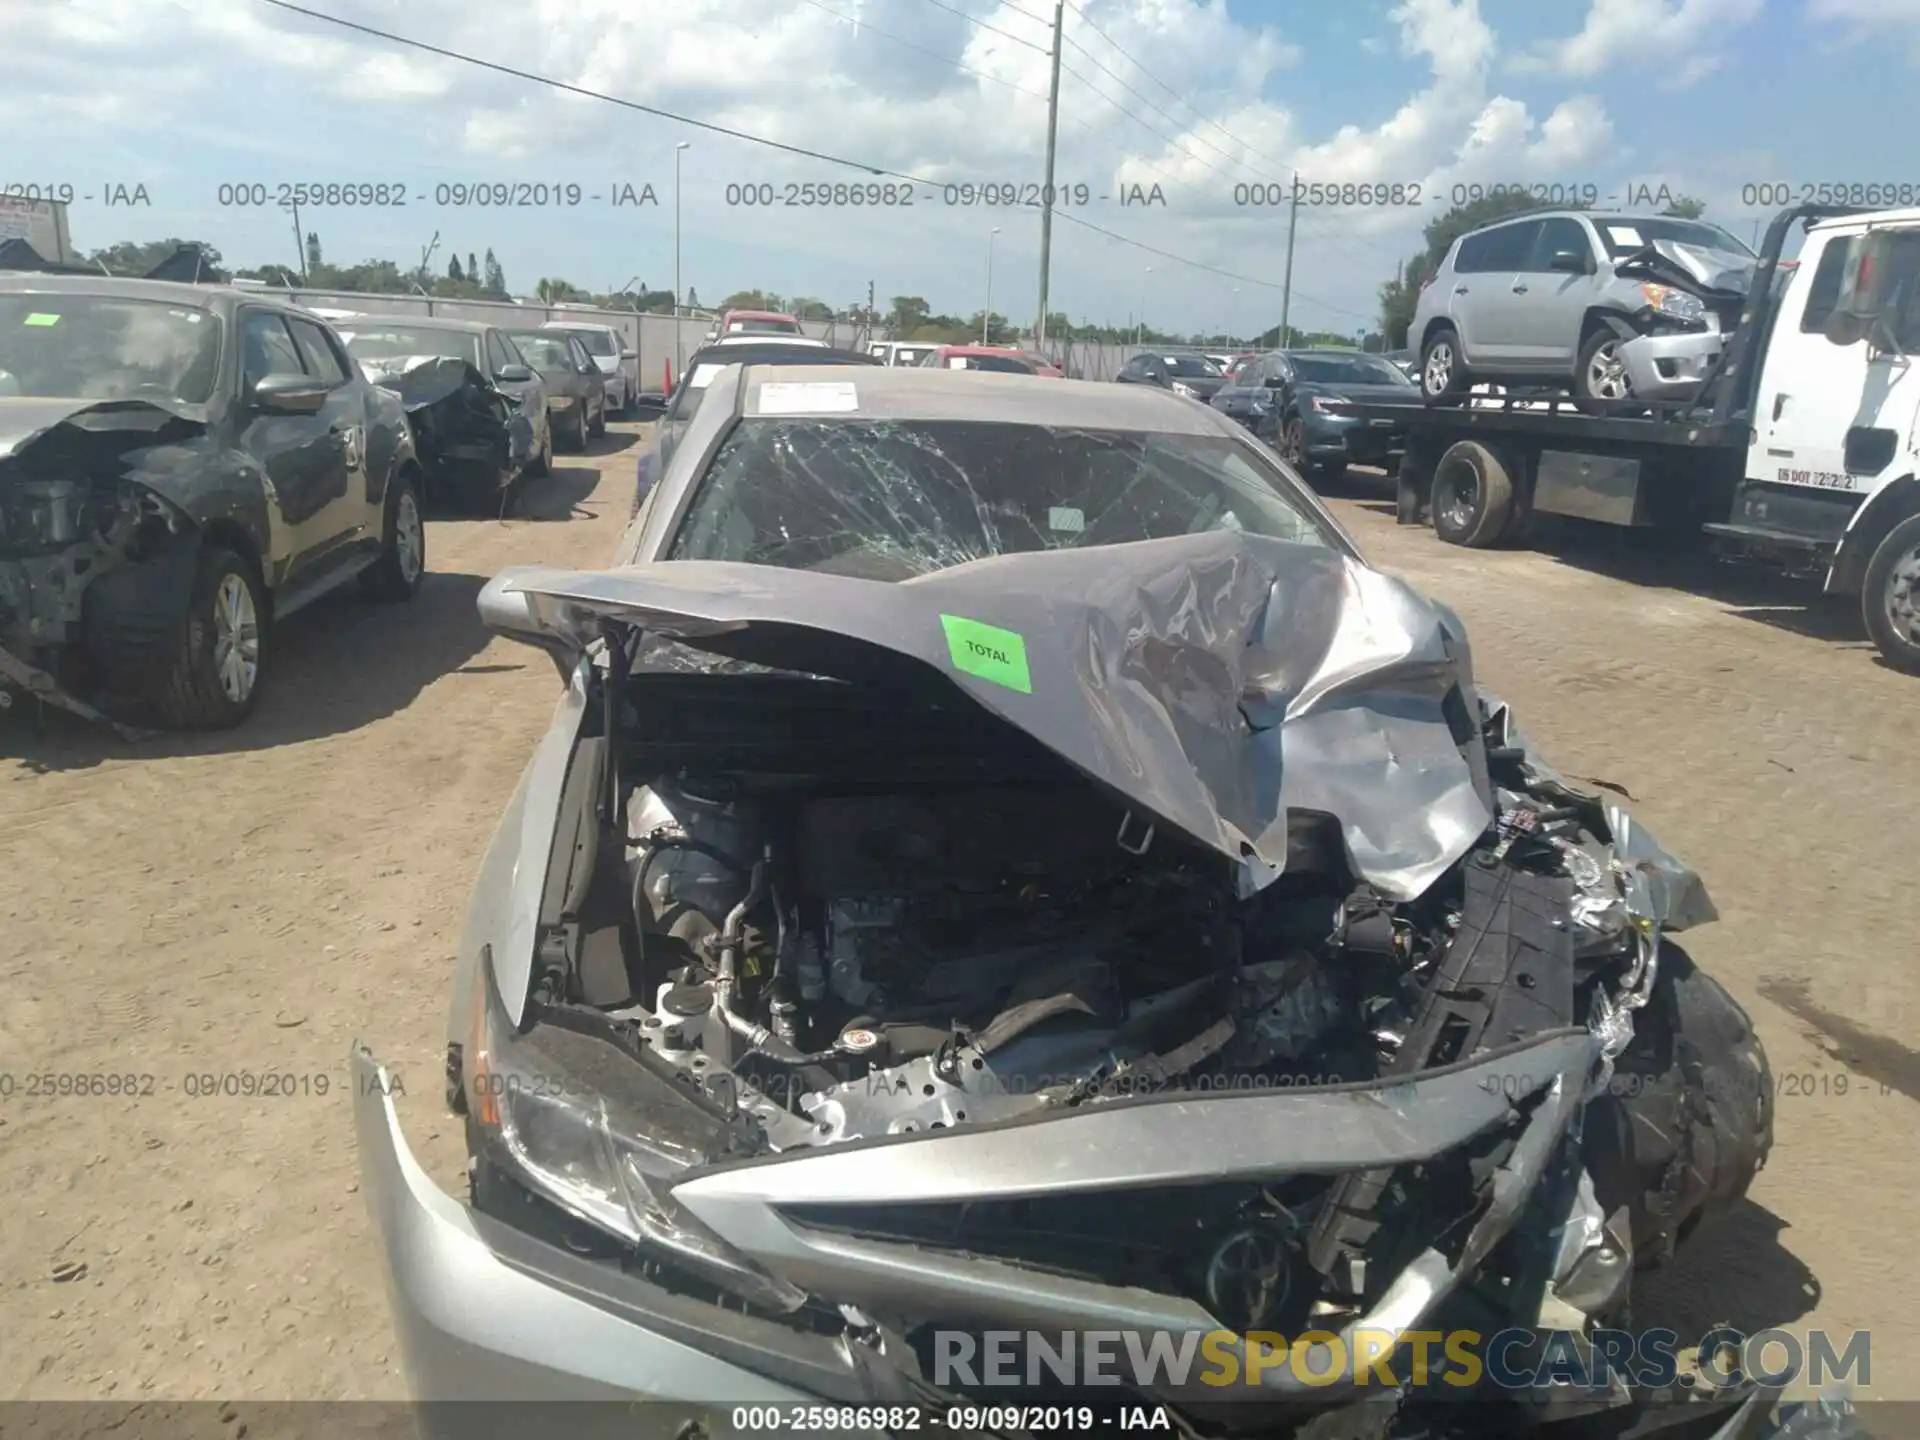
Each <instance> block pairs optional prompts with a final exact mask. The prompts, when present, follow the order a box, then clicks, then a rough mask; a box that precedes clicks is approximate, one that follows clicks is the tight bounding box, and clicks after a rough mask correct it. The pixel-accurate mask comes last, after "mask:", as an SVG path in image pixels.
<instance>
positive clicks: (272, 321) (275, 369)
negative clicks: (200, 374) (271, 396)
mask: <svg viewBox="0 0 1920 1440" xmlns="http://www.w3.org/2000/svg"><path fill="white" fill-rule="evenodd" d="M240 351H241V356H242V359H243V375H242V384H243V385H244V386H245V388H246V389H248V390H252V389H253V387H254V386H256V385H258V384H259V383H260V382H261V381H262V380H264V379H266V378H267V377H268V376H269V375H304V374H306V373H307V367H306V365H305V364H304V363H303V362H302V361H301V359H300V348H299V347H298V346H297V345H295V344H294V343H293V336H292V335H290V334H289V333H288V332H287V322H286V321H285V320H283V319H282V318H281V317H280V316H279V315H277V314H275V313H274V312H273V311H271V310H249V311H247V312H246V314H245V315H244V316H242V317H241V320H240Z"/></svg>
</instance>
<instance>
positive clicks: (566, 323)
mask: <svg viewBox="0 0 1920 1440" xmlns="http://www.w3.org/2000/svg"><path fill="white" fill-rule="evenodd" d="M533 328H534V329H536V330H615V327H614V326H612V325H602V324H601V323H600V322H599V321H598V320H542V321H541V322H540V323H539V324H538V325H536V326H534V327H533ZM615 333H618V332H617V330H616V331H615Z"/></svg>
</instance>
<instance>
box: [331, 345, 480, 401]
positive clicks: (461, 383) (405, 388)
mask: <svg viewBox="0 0 1920 1440" xmlns="http://www.w3.org/2000/svg"><path fill="white" fill-rule="evenodd" d="M360 369H361V370H362V372H364V373H365V375H366V377H367V379H368V380H370V381H372V382H373V383H374V384H375V385H378V386H380V387H381V388H382V389H385V390H391V391H393V392H394V393H395V394H396V395H398V396H399V397H400V401H401V403H402V404H403V405H405V406H406V407H407V409H408V410H410V411H411V410H419V409H423V408H424V407H426V406H428V405H437V404H439V403H440V402H441V401H442V400H444V399H446V398H447V397H448V396H449V395H454V394H458V393H459V392H460V391H461V390H464V389H466V388H467V387H468V386H473V387H475V388H476V389H479V390H482V391H486V390H492V389H494V388H495V387H494V384H493V382H492V381H491V380H489V379H487V377H486V376H484V375H482V374H481V373H480V372H479V371H478V370H476V369H474V367H473V366H472V365H471V364H469V363H468V362H467V361H465V360H457V359H455V358H453V357H452V356H448V355H398V356H382V357H379V358H377V359H372V360H362V361H361V362H360Z"/></svg>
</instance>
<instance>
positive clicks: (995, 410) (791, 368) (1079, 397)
mask: <svg viewBox="0 0 1920 1440" xmlns="http://www.w3.org/2000/svg"><path fill="white" fill-rule="evenodd" d="M766 381H773V382H775V383H778V384H780V385H782V386H784V387H786V388H785V390H783V392H782V394H781V396H780V398H779V400H778V401H777V403H776V406H775V408H774V409H773V410H766V409H763V408H762V407H763V405H764V404H765V399H766V397H765V395H764V393H763V392H762V390H761V389H760V386H761V385H762V384H763V382H766ZM741 384H742V385H743V386H744V387H745V388H746V394H747V401H746V405H745V407H744V409H743V411H742V413H743V414H745V415H747V416H750V417H754V418H764V417H767V416H770V415H791V414H795V413H796V412H795V411H794V409H793V406H794V404H795V403H796V397H795V394H794V390H795V387H799V386H806V385H820V386H823V387H831V391H832V394H831V396H829V395H828V391H827V390H826V389H823V390H822V391H821V392H820V394H821V399H822V400H823V402H824V403H823V407H822V409H821V411H820V412H819V413H820V415H821V416H822V418H830V419H833V420H863V419H866V420H984V421H989V422H992V423H997V424H1005V425H1049V426H1056V427H1065V428H1071V429H1083V430H1153V431H1161V432H1164V433H1166V434H1173V435H1237V434H1238V433H1239V431H1238V428H1237V427H1236V426H1235V425H1234V422H1233V421H1231V420H1227V419H1225V418H1224V417H1222V416H1221V415H1220V413H1219V412H1218V411H1216V410H1210V409H1208V408H1206V407H1205V406H1202V405H1198V404H1196V403H1195V402H1193V401H1190V400H1186V399H1183V398H1182V397H1180V396H1178V395H1173V394H1170V393H1167V392H1165V391H1161V390H1155V389H1151V388H1146V387H1142V386H1137V385H1108V384H1103V383H1100V382H1098V381H1093V380H1062V381H1060V382H1059V383H1058V384H1054V385H1042V386H1037V387H1036V386H1035V385H1034V384H1033V382H1032V378H1031V377H1030V376H1025V375H1008V374H1004V373H1001V372H999V371H993V370H928V369H921V368H918V367H913V366H904V367H903V366H894V365H876V366H874V367H873V368H872V370H871V371H870V372H869V373H866V374H863V375H861V376H860V377H859V378H858V379H857V380H852V381H849V379H848V377H847V374H846V372H845V370H843V369H841V368H840V367H838V366H825V365H821V366H814V365H783V366H780V367H779V368H778V369H777V370H776V369H774V368H773V367H770V366H761V365H749V366H747V367H746V368H745V370H744V372H743V374H742V376H741ZM849 384H851V385H852V386H853V389H854V397H853V404H852V405H851V406H850V407H849V406H847V405H846V403H845V400H846V391H845V387H846V386H847V385H849ZM804 398H805V397H798V399H799V401H800V402H804Z"/></svg>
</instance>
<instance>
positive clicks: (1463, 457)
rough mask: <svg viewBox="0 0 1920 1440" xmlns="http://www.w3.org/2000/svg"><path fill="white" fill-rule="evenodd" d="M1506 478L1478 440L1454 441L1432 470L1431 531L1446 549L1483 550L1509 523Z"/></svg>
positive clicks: (1510, 488) (1510, 495)
mask: <svg viewBox="0 0 1920 1440" xmlns="http://www.w3.org/2000/svg"><path fill="white" fill-rule="evenodd" d="M1513 510H1514V484H1513V475H1512V472H1511V471H1509V470H1508V468H1507V465H1506V462H1505V461H1503V460H1502V459H1501V458H1500V457H1499V456H1498V455H1497V454H1495V453H1494V452H1493V451H1492V450H1491V449H1489V448H1488V447H1487V446H1485V445H1482V444H1481V443H1480V442H1479V441H1478V440H1456V441H1455V442H1454V443H1453V444H1452V445H1450V446H1448V447H1447V453H1446V454H1444V455H1442V456H1441V457H1440V463H1439V464H1438V465H1436V466H1435V467H1434V470H1433V530H1434V533H1435V534H1436V535H1438V536H1439V537H1440V538H1441V539H1442V540H1444V541H1446V542H1447V543H1448V544H1449V545H1464V546H1466V547H1467V548H1468V549H1471V550H1488V549H1491V548H1492V547H1494V546H1495V545H1498V544H1499V543H1500V537H1501V535H1502V533H1503V532H1504V531H1505V530H1506V528H1507V525H1508V523H1509V522H1510V521H1511V520H1512V518H1513Z"/></svg>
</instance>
